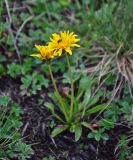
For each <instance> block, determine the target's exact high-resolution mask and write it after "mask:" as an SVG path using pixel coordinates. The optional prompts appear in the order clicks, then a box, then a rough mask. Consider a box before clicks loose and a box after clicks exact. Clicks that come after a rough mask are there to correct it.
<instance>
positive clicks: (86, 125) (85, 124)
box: [81, 122, 93, 130]
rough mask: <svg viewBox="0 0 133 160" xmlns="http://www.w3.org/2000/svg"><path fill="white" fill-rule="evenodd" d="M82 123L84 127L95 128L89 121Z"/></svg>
mask: <svg viewBox="0 0 133 160" xmlns="http://www.w3.org/2000/svg"><path fill="white" fill-rule="evenodd" d="M81 124H82V125H83V126H84V127H87V128H89V129H91V130H93V129H92V127H91V124H89V123H88V122H81Z"/></svg>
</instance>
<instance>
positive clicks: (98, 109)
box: [85, 104, 111, 115]
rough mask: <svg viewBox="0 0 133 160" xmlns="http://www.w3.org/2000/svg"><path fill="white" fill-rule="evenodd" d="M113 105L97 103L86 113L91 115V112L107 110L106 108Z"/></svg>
mask: <svg viewBox="0 0 133 160" xmlns="http://www.w3.org/2000/svg"><path fill="white" fill-rule="evenodd" d="M110 107H111V106H108V105H107V104H100V105H97V106H95V107H93V108H91V109H88V110H87V111H86V112H85V115H90V114H93V113H96V112H99V111H102V110H105V109H108V108H110Z"/></svg>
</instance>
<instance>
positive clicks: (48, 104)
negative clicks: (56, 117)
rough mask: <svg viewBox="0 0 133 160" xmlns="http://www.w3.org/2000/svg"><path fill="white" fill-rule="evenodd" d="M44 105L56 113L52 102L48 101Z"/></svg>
mask: <svg viewBox="0 0 133 160" xmlns="http://www.w3.org/2000/svg"><path fill="white" fill-rule="evenodd" d="M44 105H45V106H46V107H47V108H48V109H49V110H50V111H51V113H52V114H54V105H53V104H52V103H48V102H46V103H45V104H44Z"/></svg>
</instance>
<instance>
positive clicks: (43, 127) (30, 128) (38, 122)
mask: <svg viewBox="0 0 133 160" xmlns="http://www.w3.org/2000/svg"><path fill="white" fill-rule="evenodd" d="M20 84H21V82H20V79H19V78H17V79H12V78H10V77H6V76H2V77H1V78H0V95H3V94H6V95H10V96H11V97H12V99H13V100H14V101H15V102H17V103H19V104H20V106H22V108H23V110H24V113H23V115H22V117H23V127H22V128H21V134H22V137H24V140H25V142H26V143H28V144H32V148H33V150H34V155H33V156H32V157H31V158H30V160H41V159H42V158H43V157H45V156H48V155H53V156H55V157H56V159H57V160H66V159H67V160H116V158H115V153H114V151H115V147H116V144H117V142H118V138H117V137H118V135H119V134H121V133H122V132H123V133H126V132H128V129H127V128H126V127H124V126H117V127H115V128H114V129H113V130H111V131H110V133H109V135H110V140H109V141H107V142H106V143H105V142H102V141H100V142H96V141H95V140H94V139H93V140H89V139H87V138H86V135H87V134H86V133H88V132H86V130H85V131H84V132H83V133H84V135H83V136H82V138H81V140H80V141H78V142H75V141H74V138H73V135H71V134H70V133H68V132H65V133H64V134H61V135H60V136H58V137H56V138H54V139H52V138H51V137H50V133H51V128H50V127H49V126H48V121H49V120H51V119H52V117H51V115H50V113H49V111H48V110H47V109H46V108H44V107H43V106H39V105H38V104H37V102H36V100H37V98H38V96H39V95H37V96H32V97H27V96H21V95H20V90H19V87H20ZM42 93H43V92H42ZM42 93H40V94H41V96H44V98H46V95H45V94H46V93H45V94H44V93H43V94H42ZM65 157H67V158H65Z"/></svg>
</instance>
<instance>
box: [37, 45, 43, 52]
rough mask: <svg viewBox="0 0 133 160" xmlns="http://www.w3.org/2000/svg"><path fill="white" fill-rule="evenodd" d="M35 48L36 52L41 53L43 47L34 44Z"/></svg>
mask: <svg viewBox="0 0 133 160" xmlns="http://www.w3.org/2000/svg"><path fill="white" fill-rule="evenodd" d="M35 47H36V49H37V50H38V51H41V49H42V48H43V47H44V46H41V45H37V44H35Z"/></svg>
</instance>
